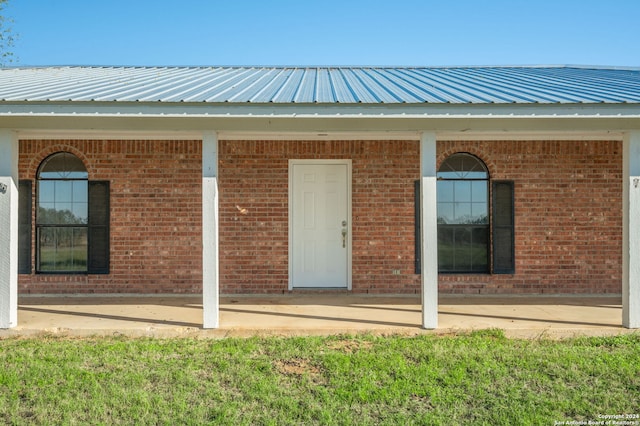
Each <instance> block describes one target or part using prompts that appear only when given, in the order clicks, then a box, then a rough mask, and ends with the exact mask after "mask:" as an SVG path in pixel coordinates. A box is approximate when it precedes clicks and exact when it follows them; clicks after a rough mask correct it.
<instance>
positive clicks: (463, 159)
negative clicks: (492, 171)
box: [437, 154, 489, 272]
mask: <svg viewBox="0 0 640 426" xmlns="http://www.w3.org/2000/svg"><path fill="white" fill-rule="evenodd" d="M437 177H438V182H437V202H438V206H437V209H438V268H439V271H440V272H488V270H489V250H488V247H489V203H488V200H489V173H488V171H487V169H486V167H485V165H484V163H483V162H482V161H480V160H479V159H478V158H476V157H474V156H472V155H470V154H454V155H452V156H451V157H449V158H447V159H446V160H445V161H444V162H443V163H442V165H441V166H440V169H439V170H438V174H437Z"/></svg>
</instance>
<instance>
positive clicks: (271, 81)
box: [0, 66, 640, 104]
mask: <svg viewBox="0 0 640 426" xmlns="http://www.w3.org/2000/svg"><path fill="white" fill-rule="evenodd" d="M0 101H4V102H47V101H60V102H65V101H71V102H164V103H175V102H193V103H225V102H228V103H256V104H268V103H278V104H286V103H299V104H305V103H306V104H335V103H340V104H383V103H384V104H425V103H426V104H509V103H519V104H520V103H522V104H587V103H588V104H593V103H634V104H635V103H640V69H632V68H628V69H626V68H625V69H621V68H618V69H617V68H588V67H571V66H560V67H556V66H554V67H433V68H430V67H424V68H417V67H396V68H390V67H301V68H295V67H44V68H40V67H38V68H5V69H0Z"/></svg>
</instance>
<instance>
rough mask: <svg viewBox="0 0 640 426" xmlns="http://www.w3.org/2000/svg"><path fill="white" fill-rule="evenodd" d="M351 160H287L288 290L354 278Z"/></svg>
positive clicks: (340, 284)
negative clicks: (352, 269) (352, 261)
mask: <svg viewBox="0 0 640 426" xmlns="http://www.w3.org/2000/svg"><path fill="white" fill-rule="evenodd" d="M351 179H352V172H351V160H349V159H346V160H342V159H338V160H289V290H293V289H309V288H313V289H338V288H340V289H347V290H351V279H352V272H351V268H352V264H351V250H352V238H351V235H352V232H351V231H352V226H351V221H352V214H351Z"/></svg>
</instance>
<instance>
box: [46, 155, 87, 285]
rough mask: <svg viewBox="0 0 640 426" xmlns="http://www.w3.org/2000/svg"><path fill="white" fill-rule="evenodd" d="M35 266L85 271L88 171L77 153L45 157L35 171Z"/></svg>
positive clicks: (53, 270) (58, 270) (66, 270)
mask: <svg viewBox="0 0 640 426" xmlns="http://www.w3.org/2000/svg"><path fill="white" fill-rule="evenodd" d="M36 191H37V192H36V197H37V212H36V247H37V255H36V270H37V271H38V272H86V271H87V247H88V206H89V198H88V173H87V169H86V168H85V166H84V164H83V163H82V161H80V159H79V158H78V157H76V156H75V155H73V154H70V153H68V152H60V153H57V154H53V155H51V156H49V157H47V158H46V159H45V160H44V161H43V162H42V164H41V165H40V168H39V169H38V175H37V190H36Z"/></svg>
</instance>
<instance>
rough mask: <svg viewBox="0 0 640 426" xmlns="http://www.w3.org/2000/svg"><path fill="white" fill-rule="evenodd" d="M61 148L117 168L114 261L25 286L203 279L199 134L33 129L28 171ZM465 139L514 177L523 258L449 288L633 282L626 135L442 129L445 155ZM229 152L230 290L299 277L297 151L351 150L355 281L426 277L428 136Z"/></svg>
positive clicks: (282, 288) (336, 153)
mask: <svg viewBox="0 0 640 426" xmlns="http://www.w3.org/2000/svg"><path fill="white" fill-rule="evenodd" d="M58 151H70V152H73V153H74V154H76V155H77V156H78V157H80V158H81V159H82V160H83V161H84V163H85V165H86V166H87V169H88V171H89V176H90V179H96V180H102V179H105V180H110V181H111V274H109V275H88V276H87V275H45V274H42V275H37V274H31V275H20V276H19V289H20V292H22V293H82V292H95V293H116V292H122V293H136V292H138V293H173V292H179V293H199V292H200V291H201V288H202V284H201V283H202V261H201V257H202V249H201V242H202V240H201V231H202V220H201V182H202V181H201V143H200V142H199V141H90V140H87V141H21V142H20V164H19V168H20V178H21V179H34V178H35V174H36V171H37V167H38V165H39V164H40V162H41V161H42V160H43V159H44V158H46V157H47V156H48V155H50V154H52V153H54V152H58ZM455 152H469V153H472V154H474V155H477V156H478V157H479V158H481V159H482V160H483V161H485V163H486V164H487V166H488V168H489V171H490V174H491V178H492V179H510V180H514V181H515V195H516V197H515V198H516V205H515V208H516V262H517V263H516V273H515V274H514V275H440V291H441V292H442V293H488V294H491V293H505V294H509V293H619V292H620V291H621V284H620V282H621V275H622V272H621V271H622V268H621V265H622V259H621V251H622V250H621V246H622V208H621V207H622V200H621V194H622V144H621V143H620V142H615V141H614V142H607V141H602V142H597V141H588V142H570V141H491V142H474V141H461V142H438V145H437V155H438V164H439V163H440V162H442V160H443V159H444V158H446V156H448V155H450V154H453V153H455ZM219 155H220V158H219V184H220V221H221V223H220V287H221V292H222V293H282V292H286V291H287V288H288V187H287V186H288V160H289V159H311V158H317V159H351V160H352V165H353V180H352V189H353V194H352V200H353V205H352V210H353V218H352V222H353V223H352V228H353V240H352V241H353V291H354V292H357V293H364V292H372V293H384V292H389V293H418V292H419V291H420V277H419V276H417V275H415V274H414V273H413V271H414V260H415V259H414V193H413V182H414V180H416V179H417V178H418V175H419V143H418V142H417V141H330V142H325V141H221V142H220V147H219ZM34 191H35V186H34ZM242 209H246V214H243V212H244V210H243V211H242V212H241V211H240V210H242ZM394 269H398V270H400V271H401V273H400V275H394V274H393V273H392V271H393V270H394Z"/></svg>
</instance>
